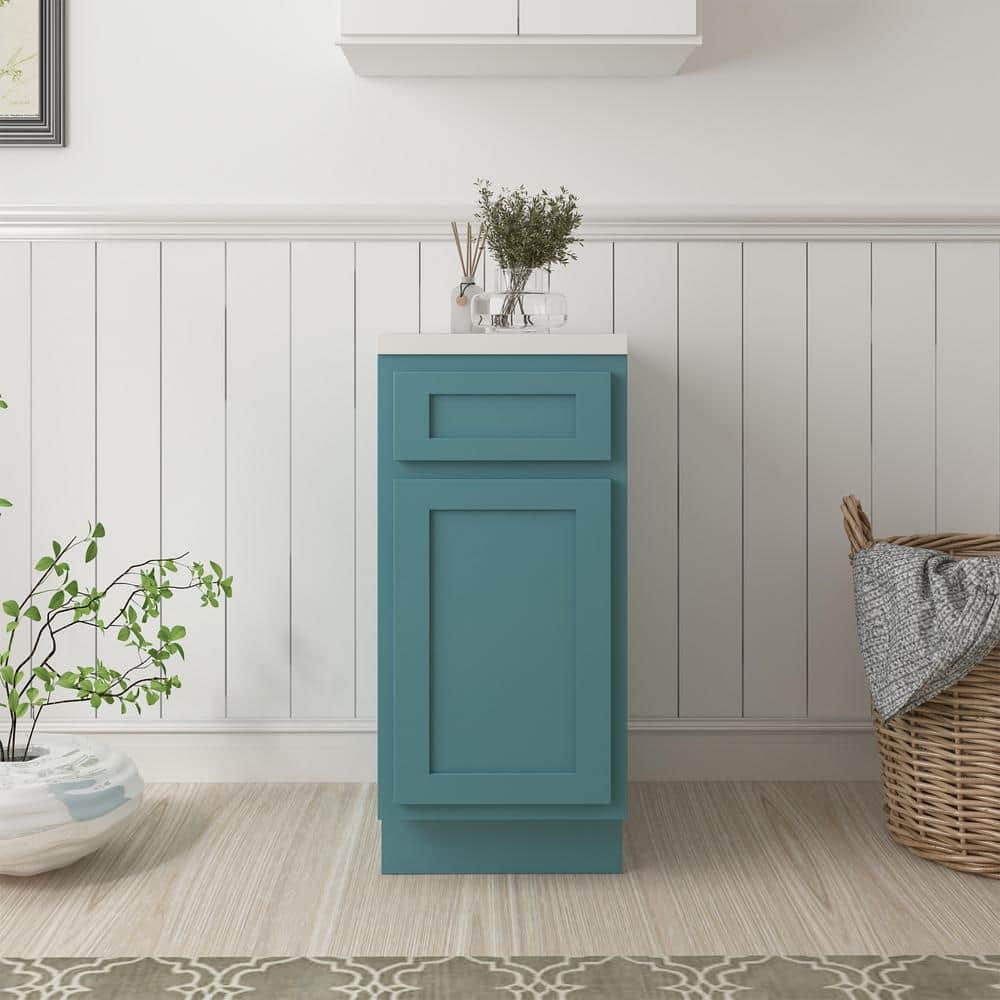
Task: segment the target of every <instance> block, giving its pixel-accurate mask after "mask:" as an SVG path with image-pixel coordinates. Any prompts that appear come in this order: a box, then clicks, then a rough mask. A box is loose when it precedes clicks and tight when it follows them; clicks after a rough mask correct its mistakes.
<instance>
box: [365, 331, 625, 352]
mask: <svg viewBox="0 0 1000 1000" xmlns="http://www.w3.org/2000/svg"><path fill="white" fill-rule="evenodd" d="M378 352H379V354H628V338H627V337H625V336H624V335H614V334H610V333H383V334H382V335H381V336H380V337H379V338H378Z"/></svg>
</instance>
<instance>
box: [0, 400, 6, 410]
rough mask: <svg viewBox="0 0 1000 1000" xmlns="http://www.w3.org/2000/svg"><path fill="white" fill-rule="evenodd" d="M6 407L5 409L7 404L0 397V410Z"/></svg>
mask: <svg viewBox="0 0 1000 1000" xmlns="http://www.w3.org/2000/svg"><path fill="white" fill-rule="evenodd" d="M6 409H7V404H6V403H5V402H4V401H3V400H2V399H0V410H6Z"/></svg>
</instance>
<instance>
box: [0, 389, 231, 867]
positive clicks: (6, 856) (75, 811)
mask: <svg viewBox="0 0 1000 1000" xmlns="http://www.w3.org/2000/svg"><path fill="white" fill-rule="evenodd" d="M0 409H6V403H4V401H3V400H2V399H0ZM10 506H11V502H10V501H9V500H6V499H0V507H3V508H9V507H10ZM104 536H105V529H104V526H103V525H102V524H101V523H100V522H98V523H96V524H93V525H88V527H87V531H86V532H83V533H81V534H79V535H75V536H73V537H70V538H68V539H66V540H63V541H60V540H54V541H53V542H52V544H51V551H49V552H46V553H45V554H44V555H42V556H41V558H39V560H38V562H37V563H36V564H35V574H36V575H35V577H34V579H33V582H32V584H31V586H30V588H29V590H28V592H27V593H26V594H24V595H23V596H21V597H20V598H18V597H9V598H7V599H6V600H3V602H2V605H0V606H2V618H0V620H3V621H5V623H6V624H5V632H4V633H3V635H4V641H3V642H2V644H0V711H4V712H6V717H5V718H4V717H3V716H0V718H4V723H5V724H4V725H0V874H6V875H33V874H36V873H38V872H42V871H48V870H50V869H53V868H60V867H62V866H63V865H68V864H70V863H72V862H73V861H76V860H77V859H78V858H81V857H83V856H84V855H86V854H89V853H90V852H91V851H94V850H96V849H97V848H98V847H100V846H102V844H104V843H105V842H106V841H107V839H108V838H109V837H110V835H111V833H112V831H113V830H114V829H115V828H116V827H117V826H118V825H119V824H120V823H121V822H122V821H124V820H125V819H126V818H127V817H128V816H129V815H130V814H131V813H132V812H133V811H134V810H135V809H136V808H137V807H138V805H139V802H140V800H141V798H142V791H143V782H142V778H141V777H140V776H139V773H138V771H137V770H136V767H135V764H134V763H133V761H132V760H131V758H130V757H128V756H127V755H126V754H124V753H122V752H121V751H119V750H115V749H112V748H109V747H105V746H102V745H100V744H98V743H94V742H92V741H90V740H84V739H80V738H78V737H74V736H54V735H49V734H42V735H40V734H38V733H37V732H36V727H37V726H38V721H39V719H40V718H42V716H43V715H44V714H45V710H46V709H48V708H50V707H51V706H53V705H64V704H86V705H89V706H91V707H92V708H94V709H100V708H104V707H107V706H114V705H117V706H118V709H119V711H120V712H121V713H122V714H123V715H124V714H126V713H127V712H128V711H129V710H130V709H132V710H133V711H135V712H137V713H139V714H141V713H142V710H143V708H144V707H146V708H152V707H154V706H156V705H158V704H159V703H160V700H161V699H162V698H169V697H170V694H171V692H172V691H174V690H176V689H177V688H179V687H180V686H181V681H180V678H179V677H178V676H177V675H176V674H174V673H172V672H171V671H170V669H168V668H169V667H170V666H171V664H172V661H173V660H174V659H175V657H180V658H181V659H182V660H183V659H184V645H183V640H184V638H185V636H186V634H187V633H186V630H185V628H184V626H183V625H180V624H176V623H167V622H166V621H164V616H163V607H164V602H165V601H168V600H170V599H171V598H172V597H173V596H174V595H175V594H176V593H179V592H181V591H191V590H194V591H197V592H198V593H199V594H200V596H201V605H202V606H203V607H212V608H218V607H219V606H220V603H221V598H222V597H223V596H225V597H230V596H231V595H232V584H233V582H232V578H231V577H228V576H226V575H225V572H224V570H223V569H222V567H221V566H220V565H219V564H218V563H215V562H209V563H208V564H207V565H206V564H205V563H201V562H198V561H189V560H187V556H186V554H184V555H179V556H169V557H154V558H149V559H144V560H142V561H139V562H135V563H132V564H131V565H129V566H126V567H124V568H123V569H121V570H120V571H119V572H117V573H116V574H115V575H113V576H111V577H110V579H109V582H107V583H106V584H104V585H103V586H99V587H98V586H87V585H86V584H85V583H84V584H81V583H80V581H79V579H78V575H77V574H78V571H79V567H80V566H81V565H83V566H86V565H88V564H90V563H93V562H94V560H95V559H96V558H97V555H98V551H99V548H100V544H101V539H102V538H104ZM80 633H87V634H96V635H97V636H108V637H114V640H116V641H117V643H118V647H117V648H118V649H119V650H120V652H121V661H120V663H121V665H118V666H113V665H112V664H110V663H107V662H105V660H104V659H102V658H100V657H98V658H96V659H95V660H94V662H92V663H89V662H88V663H83V664H81V663H79V662H78V661H75V660H67V659H66V657H65V655H63V654H62V653H61V650H65V649H66V647H67V645H68V643H67V641H66V640H67V639H69V638H71V637H72V636H74V635H79V634H80Z"/></svg>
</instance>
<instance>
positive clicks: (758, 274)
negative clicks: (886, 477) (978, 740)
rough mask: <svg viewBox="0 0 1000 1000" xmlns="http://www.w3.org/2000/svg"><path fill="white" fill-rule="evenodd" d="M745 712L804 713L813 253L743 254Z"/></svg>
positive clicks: (778, 246) (773, 249)
mask: <svg viewBox="0 0 1000 1000" xmlns="http://www.w3.org/2000/svg"><path fill="white" fill-rule="evenodd" d="M743 468H744V473H743V553H744V554H743V622H744V625H743V633H744V638H743V691H744V696H743V712H744V715H747V716H756V717H764V718H768V717H772V718H774V717H781V716H804V715H805V713H806V248H805V244H804V243H747V244H746V245H745V246H744V249H743Z"/></svg>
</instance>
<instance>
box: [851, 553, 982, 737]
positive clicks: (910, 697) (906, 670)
mask: <svg viewBox="0 0 1000 1000" xmlns="http://www.w3.org/2000/svg"><path fill="white" fill-rule="evenodd" d="M854 605H855V611H856V613H857V619H858V644H859V645H860V647H861V657H862V659H863V660H864V664H865V673H866V674H867V677H868V687H869V689H870V691H871V695H872V702H873V703H874V705H875V708H876V709H877V711H878V713H879V715H880V716H881V717H882V719H883V721H885V722H888V721H889V720H890V719H892V718H893V717H894V716H896V715H899V714H900V713H901V712H906V711H908V710H909V709H911V708H915V707H916V706H917V705H921V704H923V702H925V701H927V700H928V699H930V698H933V697H934V695H936V694H937V693H938V692H940V691H943V690H944V689H945V688H947V687H950V686H951V685H952V684H954V683H955V682H956V681H959V680H961V679H962V678H963V677H964V676H965V675H966V674H967V673H968V672H969V671H970V670H971V669H972V668H973V667H974V666H975V665H976V663H978V662H979V661H980V660H981V659H982V658H983V657H984V656H985V655H986V654H987V653H988V652H989V651H990V650H991V649H992V648H993V647H994V646H995V645H996V644H997V643H998V642H1000V557H989V556H987V557H981V558H980V557H976V558H972V559H955V558H953V557H952V556H948V555H945V554H944V553H941V552H934V551H933V550H931V549H917V548H910V547H908V546H905V545H891V544H888V543H886V542H879V543H878V544H876V545H873V546H872V547H871V548H870V549H862V550H861V551H860V552H858V553H857V554H856V555H855V556H854Z"/></svg>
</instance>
